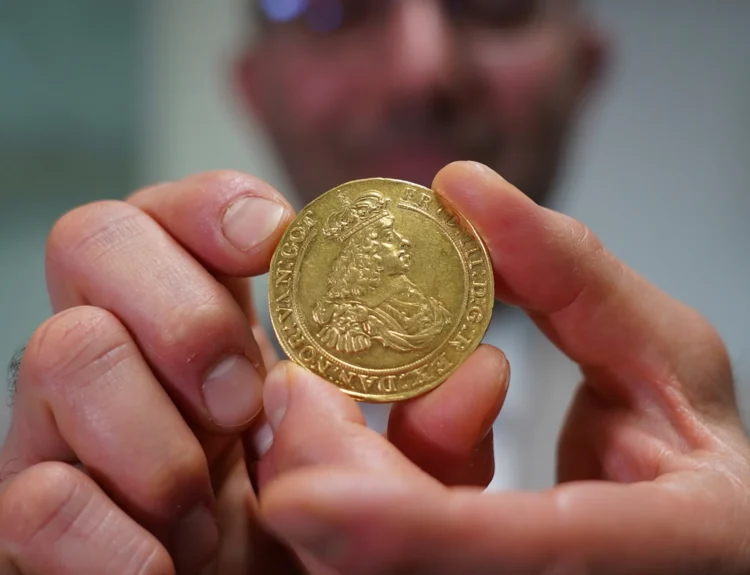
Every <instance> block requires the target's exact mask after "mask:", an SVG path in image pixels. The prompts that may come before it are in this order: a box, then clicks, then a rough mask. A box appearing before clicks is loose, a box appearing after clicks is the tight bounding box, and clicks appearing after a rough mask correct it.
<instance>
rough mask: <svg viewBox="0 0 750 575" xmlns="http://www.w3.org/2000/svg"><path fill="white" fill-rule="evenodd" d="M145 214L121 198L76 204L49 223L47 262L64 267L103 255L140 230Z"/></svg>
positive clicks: (121, 244)
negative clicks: (119, 199)
mask: <svg viewBox="0 0 750 575" xmlns="http://www.w3.org/2000/svg"><path fill="white" fill-rule="evenodd" d="M144 217H145V215H144V214H143V213H142V212H141V211H140V210H138V209H137V208H136V207H134V206H131V205H129V204H127V203H125V202H121V201H114V200H107V201H100V202H93V203H90V204H86V205H84V206H80V207H77V208H75V209H73V210H71V211H69V212H67V213H66V214H64V215H63V216H62V217H61V218H60V219H59V220H57V222H56V223H55V225H54V226H53V227H52V230H51V231H50V234H49V237H48V238H47V264H48V265H53V266H54V265H61V266H64V267H67V266H69V265H74V264H75V263H76V262H81V261H86V262H89V261H90V260H91V258H94V259H96V258H99V257H102V256H103V255H105V254H106V253H108V252H109V251H111V250H116V249H117V248H118V247H122V246H123V245H124V244H126V243H127V242H128V241H129V240H130V239H131V238H132V237H134V236H137V235H138V234H140V232H141V227H142V225H141V222H142V221H143V218H144ZM71 256H75V257H74V258H72V257H71Z"/></svg>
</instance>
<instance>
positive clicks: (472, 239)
mask: <svg viewBox="0 0 750 575" xmlns="http://www.w3.org/2000/svg"><path fill="white" fill-rule="evenodd" d="M493 302H494V285H493V274H492V268H491V264H490V260H489V257H488V255H487V251H486V250H485V247H484V245H483V244H482V242H481V240H480V239H479V237H478V235H477V234H476V232H475V231H474V230H473V228H472V227H471V225H470V224H469V223H468V222H467V221H465V220H464V219H463V218H461V217H460V215H457V214H454V213H451V212H450V211H449V210H447V209H446V208H445V207H444V206H443V205H442V204H441V203H440V202H439V200H438V199H437V197H436V196H435V194H434V193H433V192H432V191H431V190H429V189H427V188H423V187H421V186H417V185H414V184H409V183H407V182H402V181H398V180H388V179H371V180H360V181H356V182H350V183H348V184H344V185H342V186H339V187H338V188H336V189H334V190H331V191H330V192H328V193H326V194H324V195H322V196H320V197H319V198H317V199H316V200H314V201H313V202H312V203H310V204H309V205H308V206H307V207H306V208H304V209H303V210H302V211H301V212H300V214H299V215H298V216H297V218H296V219H295V221H294V222H293V223H292V225H291V226H289V228H288V229H287V231H286V232H285V234H284V236H283V238H282V240H281V242H280V244H279V246H278V248H277V249H276V252H275V254H274V257H273V260H272V262H271V272H270V281H269V305H270V311H271V320H272V323H273V327H274V331H275V332H276V335H277V337H278V338H279V342H280V343H281V346H282V348H283V349H284V351H285V352H286V353H287V355H288V356H289V358H290V359H292V360H294V361H295V362H297V363H299V364H301V365H303V366H305V367H306V368H308V369H310V370H311V371H313V372H315V373H317V374H319V375H320V376H322V377H324V378H325V379H327V380H329V381H331V382H332V383H334V384H335V385H337V386H339V387H340V388H341V389H342V390H343V391H345V392H346V393H348V394H349V395H351V396H352V397H354V398H355V399H357V400H360V401H372V402H393V401H399V400H404V399H408V398H411V397H415V396H417V395H420V394H422V393H425V392H427V391H429V390H431V389H433V388H435V387H436V386H437V385H439V384H440V383H442V382H443V381H445V379H446V378H447V377H448V376H449V375H450V374H451V373H452V372H453V371H455V369H456V368H457V367H458V366H459V365H460V364H461V362H462V361H463V360H464V359H466V357H467V356H468V355H469V354H470V353H471V352H472V351H473V350H474V349H476V347H477V346H478V345H479V343H480V341H481V339H482V337H483V336H484V333H485V332H486V330H487V327H488V325H489V320H490V317H491V315H492V308H493Z"/></svg>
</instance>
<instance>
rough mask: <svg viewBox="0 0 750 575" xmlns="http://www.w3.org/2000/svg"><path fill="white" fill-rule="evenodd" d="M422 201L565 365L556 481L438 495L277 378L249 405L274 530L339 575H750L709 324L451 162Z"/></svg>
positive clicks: (725, 396)
mask: <svg viewBox="0 0 750 575" xmlns="http://www.w3.org/2000/svg"><path fill="white" fill-rule="evenodd" d="M434 188H435V190H436V191H437V192H438V194H439V195H440V196H441V197H442V198H443V199H444V201H445V202H446V203H447V204H449V205H451V206H453V207H454V208H455V209H457V210H459V211H460V212H462V213H463V214H464V215H465V216H466V217H467V218H468V219H469V220H470V221H472V223H473V224H474V225H475V227H476V228H477V229H478V231H479V232H480V234H481V235H482V236H483V238H484V239H485V241H486V243H487V245H488V248H489V251H490V253H491V256H492V259H493V263H494V267H495V274H496V287H497V292H496V295H497V297H498V298H499V299H501V300H503V301H505V302H508V303H510V304H513V305H518V306H521V307H522V308H523V309H524V310H526V312H527V313H528V314H529V315H530V316H531V317H532V318H533V320H534V321H535V322H536V324H537V325H538V327H539V328H540V329H541V330H542V331H543V332H544V333H545V334H546V335H547V336H548V337H549V338H550V339H551V340H552V341H553V342H554V343H555V344H556V345H557V346H558V347H559V348H560V349H561V350H562V351H563V352H565V353H566V354H567V355H568V356H569V357H570V358H572V359H573V360H575V361H576V362H578V364H579V365H580V367H581V372H582V376H583V382H582V383H581V385H580V388H579V390H578V392H577V395H576V397H575V399H574V401H573V404H572V406H571V409H570V412H569V416H568V420H567V423H566V426H565V428H564V430H563V431H562V435H561V437H560V443H559V457H558V475H559V483H558V485H556V486H555V487H554V488H552V489H549V490H546V491H540V492H523V491H509V492H501V493H488V492H482V491H481V490H480V489H477V488H476V487H465V486H447V485H446V484H445V483H442V482H440V481H437V480H436V479H435V478H434V475H433V474H429V473H426V472H425V471H424V469H420V468H419V467H418V466H417V465H415V464H414V463H413V462H412V461H410V460H409V459H408V458H406V457H405V456H404V454H403V453H402V452H400V451H398V450H397V449H396V448H395V447H394V446H393V445H392V444H390V443H388V442H387V441H385V439H384V438H383V437H381V436H380V435H378V434H376V433H374V432H372V431H371V430H369V429H367V428H366V427H364V426H363V419H362V414H361V412H360V410H359V409H358V407H357V406H356V404H355V403H353V402H352V401H351V400H350V399H349V398H347V397H346V396H345V395H344V394H342V393H340V392H339V391H338V390H337V389H336V388H334V387H333V386H332V385H330V384H328V383H326V382H324V381H323V380H321V379H320V378H318V377H316V376H315V375H312V374H310V373H309V372H307V371H304V370H302V369H301V368H299V367H297V366H295V365H292V364H289V363H286V362H282V363H280V364H278V365H277V366H276V367H275V368H274V369H273V370H272V371H271V373H270V374H269V376H268V378H267V380H266V386H265V390H264V402H265V408H266V414H267V417H268V420H269V421H270V423H271V425H272V427H273V434H274V440H273V445H272V447H271V448H270V450H269V451H268V453H267V454H266V455H265V457H264V458H263V460H262V462H261V466H260V470H261V473H260V478H261V492H260V493H261V497H260V505H261V512H262V516H263V517H264V518H265V520H266V521H267V522H268V523H269V524H270V526H271V527H272V529H273V531H274V532H275V533H276V534H277V535H279V536H280V537H281V538H283V539H284V540H286V541H288V542H290V543H292V544H294V545H295V546H296V547H297V548H298V549H300V550H302V553H303V555H305V557H306V559H307V560H308V562H309V564H310V565H317V566H319V567H321V568H325V569H329V571H326V572H335V573H338V574H340V575H355V574H356V575H375V574H383V573H409V574H417V573H419V574H421V573H424V574H430V575H440V574H445V575H455V574H457V573H461V574H462V575H465V574H466V575H468V574H484V573H487V574H489V573H493V574H495V573H513V574H514V575H523V574H546V575H551V574H587V575H589V574H599V573H601V574H606V575H618V574H631V573H632V574H635V573H638V574H642V573H647V574H667V573H669V574H675V575H676V574H680V575H683V574H706V575H709V574H710V575H717V574H729V573H732V574H734V573H736V574H741V573H747V572H749V571H750V545H749V544H748V542H749V541H750V535H748V534H750V500H749V498H748V493H750V444H749V443H748V438H747V436H746V435H745V433H744V431H743V428H742V424H741V420H740V417H739V414H738V409H737V405H736V401H735V396H734V388H733V385H734V384H733V377H732V371H731V366H730V362H729V360H728V358H727V352H726V349H725V347H724V345H723V343H722V341H721V339H720V337H719V336H718V335H717V333H716V331H715V330H714V329H713V328H712V326H711V325H710V324H709V323H708V322H707V321H706V320H705V319H704V318H703V317H701V316H700V315H699V314H698V313H697V312H696V311H694V310H692V309H690V308H688V307H687V306H685V305H683V304H681V303H679V302H677V301H675V300H674V299H672V298H670V297H669V296H668V295H666V294H664V293H662V292H661V291H659V290H658V289H656V288H655V287H654V286H652V285H650V284H649V283H647V282H646V281H645V280H644V279H643V278H641V277H639V276H638V275H637V274H636V273H634V272H633V271H632V270H630V269H628V268H627V267H626V266H625V265H624V264H623V263H622V262H620V261H618V260H617V259H616V258H615V257H614V256H613V255H612V254H611V253H609V252H608V251H607V250H606V249H605V248H604V247H603V246H602V245H601V243H600V242H599V241H598V240H597V238H596V237H595V236H594V235H593V234H592V233H591V232H590V231H589V230H588V229H587V228H586V227H585V226H583V225H581V224H580V223H578V222H576V221H574V220H572V219H570V218H568V217H566V216H563V215H561V214H559V213H555V212H553V211H551V210H548V209H545V208H542V207H539V206H537V205H536V204H534V203H533V202H532V201H531V200H530V199H528V198H527V197H526V196H525V195H523V194H522V193H521V192H520V191H518V190H516V189H515V188H514V187H513V186H512V185H510V184H509V183H507V182H506V181H504V180H503V179H502V178H501V177H500V176H498V175H497V174H495V173H493V172H492V171H490V170H489V169H487V168H485V167H483V166H479V165H476V164H464V163H460V164H453V165H451V166H448V167H447V168H446V169H444V170H443V171H442V172H441V173H440V174H439V175H438V176H437V178H436V180H435V183H434ZM482 353H490V354H491V353H493V352H491V351H490V349H489V348H482V349H481V350H480V351H478V352H477V354H476V355H475V356H474V359H475V360H476V358H477V356H479V355H481V354H482ZM486 368H487V369H495V370H496V373H497V374H498V376H497V379H498V380H503V379H504V377H505V376H504V375H503V374H506V373H507V370H506V369H505V367H503V365H502V363H500V362H498V363H496V364H495V366H494V368H493V367H492V366H487V367H486ZM464 369H466V370H472V366H471V365H470V364H468V365H467V366H465V367H464ZM483 369H484V367H483ZM440 389H441V388H438V390H436V391H435V393H438V392H439V390H440ZM449 392H450V390H449V389H448V390H447V391H446V392H445V393H449ZM471 393H472V391H471V390H466V392H465V393H464V394H463V397H462V399H455V401H470V400H469V399H468V398H467V397H466V396H467V395H469V394H471ZM429 397H430V396H429V395H428V396H427V398H428V399H427V400H426V401H429ZM458 397H461V394H460V392H457V393H456V396H454V398H458ZM442 405H443V406H448V405H450V404H449V403H443V404H442ZM404 408H408V407H407V406H406V405H405V406H404ZM464 424H465V425H467V426H469V425H472V424H473V422H464ZM452 425H458V423H457V422H455V421H454V422H453V423H452ZM433 430H434V432H435V433H436V434H437V437H440V438H442V435H441V433H446V434H447V433H449V432H450V431H452V429H451V428H450V427H449V428H447V429H442V430H441V429H439V428H433ZM496 440H499V441H502V438H496Z"/></svg>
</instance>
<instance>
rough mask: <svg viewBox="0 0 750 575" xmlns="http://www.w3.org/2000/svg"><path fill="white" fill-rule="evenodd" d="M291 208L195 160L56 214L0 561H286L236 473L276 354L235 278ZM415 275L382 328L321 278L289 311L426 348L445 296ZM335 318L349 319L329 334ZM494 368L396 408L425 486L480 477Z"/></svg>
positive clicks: (246, 270) (281, 566) (3, 567)
mask: <svg viewBox="0 0 750 575" xmlns="http://www.w3.org/2000/svg"><path fill="white" fill-rule="evenodd" d="M368 201H369V200H368ZM292 217H293V212H292V208H291V206H290V205H289V204H288V202H287V201H286V200H285V199H284V198H283V197H282V195H281V194H279V193H278V192H277V191H276V190H274V189H273V188H271V187H270V186H269V185H268V184H266V183H264V182H261V181H260V180H258V179H256V178H253V177H251V176H248V175H246V174H241V173H235V172H216V173H213V172H212V173H206V174H199V175H196V176H192V177H189V178H186V179H184V180H180V181H176V182H168V183H165V184H161V185H157V186H153V187H149V188H146V189H143V190H140V191H139V192H137V193H135V194H134V195H132V196H131V197H130V198H128V200H127V201H125V202H113V201H102V202H95V203H93V204H89V205H85V206H81V207H79V208H76V209H75V210H73V211H71V212H69V213H68V214H66V215H65V216H64V217H62V218H61V219H60V221H59V222H57V223H56V225H55V226H54V228H53V230H52V233H51V234H50V238H49V241H48V244H47V262H46V263H47V279H48V290H49V295H50V299H51V302H52V307H53V316H52V317H51V318H49V319H48V320H47V321H46V322H44V323H43V324H42V325H41V326H40V327H39V328H38V329H37V330H36V331H35V333H34V334H33V336H32V337H31V339H30V341H29V343H28V345H27V346H26V350H25V352H24V353H23V357H22V358H21V359H20V361H19V362H18V363H19V365H18V372H17V377H15V389H16V394H15V398H14V400H15V403H14V410H13V422H12V425H11V429H10V431H9V434H8V436H7V439H6V441H5V443H4V444H3V446H2V452H0V572H2V573H24V574H25V573H45V574H49V575H68V574H70V575H73V574H78V573H110V572H116V573H118V574H122V575H127V574H130V573H133V574H135V573H139V574H141V575H144V574H153V575H157V574H158V575H161V574H167V573H174V572H175V571H174V570H175V569H176V570H177V572H178V573H198V572H201V570H202V569H203V567H204V566H206V565H209V566H212V567H213V568H215V569H216V572H220V573H222V575H225V574H231V573H242V574H244V573H253V574H254V575H264V574H266V573H273V574H276V573H296V572H301V571H300V569H301V568H300V566H299V564H298V562H297V560H296V559H295V557H294V556H293V555H292V554H290V553H288V547H287V546H286V544H284V543H282V542H279V541H277V540H276V539H275V538H274V537H272V536H271V535H269V534H268V533H267V532H266V530H265V525H264V524H263V523H262V522H261V521H259V519H258V510H257V501H256V495H255V493H254V486H253V485H252V484H251V479H250V477H251V476H252V475H253V473H252V472H253V468H254V466H255V463H256V460H257V457H258V453H259V452H262V451H264V450H265V449H267V448H268V443H267V441H265V440H266V439H267V437H266V436H264V435H263V434H262V433H260V432H259V429H263V427H262V426H263V414H262V411H261V408H262V387H263V382H264V377H265V375H266V373H267V371H268V370H269V369H270V368H271V367H272V365H273V363H274V362H275V361H276V358H275V357H274V353H273V349H272V347H271V346H270V345H269V344H268V337H267V334H265V333H264V332H263V329H262V327H260V323H259V321H258V314H257V313H256V311H255V310H254V308H253V306H252V303H251V301H252V299H251V294H250V291H249V282H248V279H247V278H248V277H252V276H255V275H259V274H263V273H265V272H266V271H267V270H268V266H269V263H270V260H271V256H272V254H273V252H274V250H275V248H276V246H277V245H278V243H279V240H280V238H281V236H282V234H283V233H284V230H285V229H286V228H287V226H288V225H289V223H290V221H291V220H292ZM342 222H343V220H341V221H339V223H342ZM331 223H332V224H333V223H334V221H333V220H331ZM383 223H384V224H385V222H383ZM387 227H388V226H387V225H383V226H381V227H380V230H379V232H378V236H377V240H378V241H377V243H378V245H380V246H385V245H386V244H387V245H393V246H395V247H394V249H393V250H392V251H390V252H388V251H387V250H385V251H382V252H379V253H378V254H377V255H378V257H379V258H380V257H385V258H388V257H389V254H390V256H392V257H390V259H388V260H387V261H386V262H385V263H383V266H384V267H387V269H388V270H390V273H391V274H392V275H391V276H389V277H394V276H395V275H398V273H399V272H398V270H399V268H403V267H408V265H409V264H411V263H412V262H411V261H410V258H409V255H408V252H409V251H410V250H409V249H408V247H407V246H406V242H405V241H404V240H400V242H401V243H400V244H399V240H398V236H397V235H396V234H397V233H400V232H399V231H398V230H397V229H395V227H394V229H393V236H392V237H390V238H389V237H388V236H387V233H388V230H387V229H386V228H387ZM332 229H333V228H331V230H332ZM290 233H291V232H290ZM332 233H333V235H336V232H332ZM406 235H410V233H409V230H408V229H407V230H406ZM332 237H333V236H332ZM352 237H353V236H352ZM409 239H413V240H414V242H415V244H414V249H415V250H417V251H418V250H421V249H422V248H421V246H420V245H419V244H418V243H416V242H418V240H419V237H418V236H413V237H412V238H409ZM332 241H336V240H332ZM334 259H335V258H334ZM331 262H333V260H331ZM422 265H424V263H423V262H418V261H415V262H414V269H418V268H419V266H422ZM409 277H411V276H410V275H409V274H407V275H406V278H409ZM417 279H418V280H419V281H420V285H418V286H417V288H418V289H419V290H421V291H420V293H421V294H422V295H421V296H417V297H416V299H414V300H409V299H407V300H406V301H405V302H404V303H405V304H411V303H417V305H416V308H417V312H416V313H414V314H410V315H409V317H406V316H403V319H404V322H403V327H401V328H399V329H397V330H395V332H396V333H394V334H389V333H388V329H387V321H388V319H387V317H386V316H385V315H381V316H379V317H380V321H381V324H378V325H376V321H375V319H369V320H367V321H365V322H363V320H362V318H363V317H364V318H369V317H370V313H369V311H368V312H366V313H363V311H362V309H361V308H362V307H367V306H369V307H368V309H375V308H378V306H377V305H374V304H373V302H371V301H369V300H363V301H362V302H361V305H360V304H351V306H350V303H348V300H347V301H345V300H344V299H338V298H337V297H336V295H335V294H334V293H333V292H331V291H329V290H328V287H327V285H325V284H324V285H322V286H320V287H322V291H320V294H321V296H322V297H321V298H320V304H321V305H320V306H317V302H316V304H315V305H312V304H313V302H312V301H309V302H308V304H309V305H310V306H311V307H309V308H306V310H307V312H308V313H312V314H314V315H316V316H317V318H318V320H319V323H316V324H314V325H315V326H316V327H317V328H318V329H323V328H324V327H327V328H329V332H328V335H327V336H326V337H325V342H324V345H325V346H326V347H325V349H327V350H331V351H332V352H335V353H339V354H344V353H349V352H351V353H353V354H356V353H357V351H356V350H357V349H361V350H362V353H372V352H373V351H372V350H378V349H381V350H382V349H386V348H384V347H383V346H382V343H383V341H385V340H386V339H387V340H388V342H389V343H390V344H392V345H398V346H401V347H403V346H412V347H420V346H428V345H431V346H436V345H442V344H440V341H441V340H440V339H439V338H440V337H442V336H443V335H444V334H445V332H444V329H445V327H446V324H445V318H446V312H448V314H451V313H453V312H452V310H451V309H450V308H449V307H448V306H449V305H450V301H443V296H442V295H439V296H438V297H434V296H433V294H432V292H431V291H430V290H431V289H432V288H430V286H429V285H424V284H421V278H417ZM401 282H402V280H398V282H397V283H396V284H395V285H396V286H398V284H399V283H401ZM403 285H404V284H403V283H401V286H402V287H403ZM318 287H319V286H315V288H316V290H317V289H318ZM316 293H317V292H316ZM396 293H398V294H399V295H398V298H402V296H403V294H404V293H405V292H404V291H403V290H401V291H399V290H394V294H396ZM398 301H400V299H399V300H398ZM348 306H350V307H348ZM408 307H409V306H408V305H407V308H408ZM311 321H313V322H314V321H316V320H315V319H314V318H312V320H311ZM346 322H351V325H352V326H355V327H353V328H352V331H351V332H347V333H346V334H345V337H343V338H340V339H335V338H334V330H339V329H340V328H341V325H345V324H346ZM346 325H348V324H346ZM366 325H368V326H369V327H367V328H365V326H366ZM358 329H359V330H360V331H364V330H365V329H369V330H370V331H369V333H368V334H367V335H368V337H367V338H364V339H363V338H361V337H360V336H361V335H362V334H360V333H359V332H357V330H358ZM342 333H343V332H342ZM365 333H367V332H365ZM390 335H393V337H390ZM378 338H380V339H378ZM347 346H348V347H347ZM347 349H348V350H349V351H347ZM387 349H388V350H392V349H394V348H393V347H389V348H387ZM398 353H401V352H398ZM498 366H499V367H500V369H498ZM504 366H505V362H504V358H503V355H502V354H501V353H500V352H499V351H497V350H495V349H493V348H487V347H480V348H479V350H478V351H476V352H475V353H474V354H473V355H472V356H470V357H469V358H468V359H467V360H466V361H465V362H464V363H463V364H462V366H461V368H459V369H458V370H457V371H456V372H454V373H453V374H452V375H451V376H450V378H449V379H448V380H447V381H446V382H445V383H444V384H443V385H441V386H440V387H439V388H438V389H436V390H435V391H434V392H433V393H432V394H427V395H424V396H422V397H418V398H415V399H414V400H413V401H411V402H406V403H403V404H400V405H399V408H398V409H396V410H394V413H393V419H392V421H393V429H394V431H393V433H391V436H390V440H391V442H392V443H391V444H390V445H395V446H396V447H397V448H398V449H399V450H401V452H402V453H405V454H406V456H407V457H409V458H412V459H413V460H414V461H416V462H417V463H418V465H419V466H420V467H421V468H422V469H425V470H426V471H427V472H428V473H431V474H434V476H435V477H436V478H437V480H439V481H441V482H445V483H463V484H466V483H470V484H480V485H481V484H486V482H487V481H489V478H490V477H491V476H492V436H491V434H489V435H488V434H487V432H488V429H489V425H490V424H491V421H492V420H494V418H495V416H496V415H497V411H498V410H499V407H500V404H501V402H502V398H503V396H504V393H505V384H506V383H507V382H506V379H505V378H504V377H502V376H501V375H499V374H502V373H503V371H502V368H503V367H504ZM340 395H342V397H343V394H340ZM467 423H468V425H467ZM448 430H453V432H452V433H446V431H448ZM256 487H257V486H256Z"/></svg>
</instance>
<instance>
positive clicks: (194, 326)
mask: <svg viewBox="0 0 750 575" xmlns="http://www.w3.org/2000/svg"><path fill="white" fill-rule="evenodd" d="M199 298H200V299H199ZM230 304H231V302H230V301H229V300H228V299H227V298H225V297H223V296H222V295H221V294H220V293H219V291H218V289H217V290H215V291H214V290H208V291H207V292H205V293H203V294H202V295H200V294H198V293H197V292H194V293H193V294H191V297H190V298H189V299H187V300H185V301H181V302H179V303H177V304H175V305H174V306H172V307H171V308H169V309H167V310H165V311H164V315H163V316H162V317H161V318H160V321H159V322H158V323H159V326H160V328H159V329H158V330H157V331H156V333H155V334H154V338H155V350H156V353H158V354H159V356H160V358H162V359H163V360H164V361H167V362H168V363H174V362H181V361H184V358H185V357H186V356H187V357H195V356H197V355H200V354H202V353H206V352H207V350H212V349H216V348H217V347H220V348H223V347H226V346H227V345H231V342H232V341H237V337H238V336H239V335H240V333H239V331H240V329H242V326H241V324H240V322H239V321H238V317H239V316H238V315H237V314H236V313H235V312H234V308H233V307H232V306H231V305H230Z"/></svg>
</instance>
